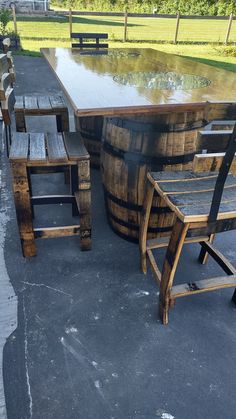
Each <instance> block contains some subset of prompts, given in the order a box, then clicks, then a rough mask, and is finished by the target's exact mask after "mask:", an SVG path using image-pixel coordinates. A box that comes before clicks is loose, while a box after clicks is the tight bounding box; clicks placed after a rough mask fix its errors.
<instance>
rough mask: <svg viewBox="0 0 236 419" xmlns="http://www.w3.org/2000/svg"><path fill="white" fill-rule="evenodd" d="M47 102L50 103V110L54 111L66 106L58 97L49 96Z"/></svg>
mask: <svg viewBox="0 0 236 419" xmlns="http://www.w3.org/2000/svg"><path fill="white" fill-rule="evenodd" d="M49 101H50V104H51V107H52V108H55V109H57V108H60V109H61V108H63V106H64V107H65V108H66V104H65V102H64V100H63V98H62V97H61V96H59V95H58V96H57V95H55V96H49Z"/></svg>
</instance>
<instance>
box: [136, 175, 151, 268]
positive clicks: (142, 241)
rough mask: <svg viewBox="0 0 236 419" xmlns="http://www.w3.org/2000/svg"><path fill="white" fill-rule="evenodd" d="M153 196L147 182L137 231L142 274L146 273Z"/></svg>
mask: <svg viewBox="0 0 236 419" xmlns="http://www.w3.org/2000/svg"><path fill="white" fill-rule="evenodd" d="M153 194H154V187H153V185H152V184H151V182H149V181H147V187H146V193H145V198H144V203H143V210H142V218H141V224H140V230H139V250H140V263H141V270H142V272H143V273H144V274H146V273H147V232H148V222H149V218H150V212H151V207H152V199H153Z"/></svg>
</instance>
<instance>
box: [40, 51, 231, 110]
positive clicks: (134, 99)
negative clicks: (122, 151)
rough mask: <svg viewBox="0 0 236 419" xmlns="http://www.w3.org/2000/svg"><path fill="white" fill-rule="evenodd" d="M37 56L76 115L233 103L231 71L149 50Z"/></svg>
mask: <svg viewBox="0 0 236 419" xmlns="http://www.w3.org/2000/svg"><path fill="white" fill-rule="evenodd" d="M42 52H43V54H44V56H45V58H46V59H47V60H48V62H49V64H50V65H51V67H52V68H53V70H54V71H55V73H56V75H57V77H58V79H59V81H60V82H61V84H62V86H63V87H64V89H65V91H66V92H67V94H68V95H69V97H70V100H71V102H72V103H73V104H74V108H75V109H76V110H77V111H78V112H81V113H82V112H83V110H92V111H93V112H94V114H96V112H97V114H99V110H101V109H103V110H104V109H109V110H110V112H113V111H116V108H117V110H119V109H120V108H130V107H139V106H140V107H146V106H153V105H154V106H155V105H163V104H179V103H203V102H206V101H213V102H214V101H234V100H235V99H236V89H235V81H236V76H235V74H234V73H232V72H229V71H226V70H222V69H219V68H216V67H212V66H208V65H205V64H201V63H198V62H194V61H191V60H189V59H186V58H183V57H180V56H176V55H173V54H166V53H163V52H160V51H156V50H153V49H142V48H140V49H110V50H108V52H106V53H104V54H101V53H99V54H91V53H90V52H86V53H84V52H83V53H82V54H80V51H79V50H71V49H66V48H48V49H43V50H42ZM168 83H169V84H168ZM100 113H101V112H100Z"/></svg>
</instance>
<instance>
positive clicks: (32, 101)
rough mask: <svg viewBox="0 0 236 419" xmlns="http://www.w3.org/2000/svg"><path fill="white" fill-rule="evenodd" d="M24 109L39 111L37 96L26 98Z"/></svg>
mask: <svg viewBox="0 0 236 419" xmlns="http://www.w3.org/2000/svg"><path fill="white" fill-rule="evenodd" d="M24 101H25V104H24V107H25V108H26V109H35V108H36V109H38V101H37V97H36V96H24Z"/></svg>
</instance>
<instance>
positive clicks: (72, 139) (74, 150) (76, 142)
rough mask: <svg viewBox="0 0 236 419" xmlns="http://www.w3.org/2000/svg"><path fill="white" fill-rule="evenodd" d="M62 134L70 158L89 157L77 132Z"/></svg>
mask: <svg viewBox="0 0 236 419" xmlns="http://www.w3.org/2000/svg"><path fill="white" fill-rule="evenodd" d="M63 135H64V142H65V147H66V151H67V153H68V157H69V159H70V160H80V159H89V154H88V152H87V150H86V148H85V146H84V142H83V139H82V137H81V135H80V134H79V132H68V133H67V132H64V133H63Z"/></svg>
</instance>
